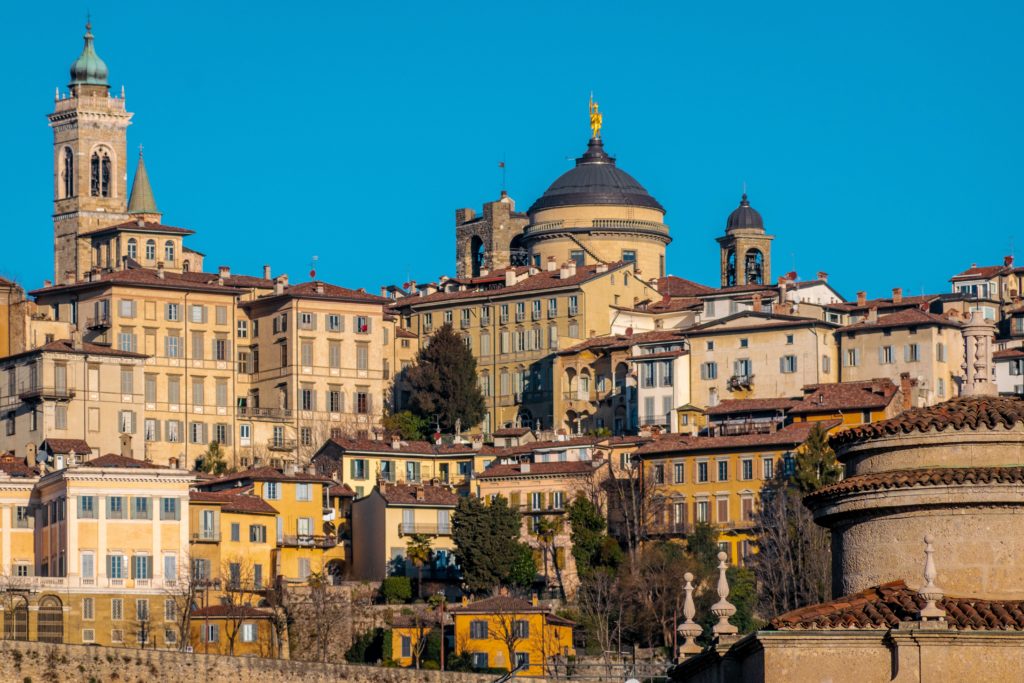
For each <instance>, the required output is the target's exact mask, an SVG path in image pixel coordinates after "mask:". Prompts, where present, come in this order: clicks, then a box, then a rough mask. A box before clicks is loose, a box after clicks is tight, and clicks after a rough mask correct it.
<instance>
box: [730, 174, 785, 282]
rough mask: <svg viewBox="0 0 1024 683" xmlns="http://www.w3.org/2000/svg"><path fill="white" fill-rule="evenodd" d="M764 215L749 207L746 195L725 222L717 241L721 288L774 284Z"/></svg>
mask: <svg viewBox="0 0 1024 683" xmlns="http://www.w3.org/2000/svg"><path fill="white" fill-rule="evenodd" d="M773 239H775V236H774V235H768V234H766V233H765V231H764V220H763V219H762V218H761V214H759V213H758V212H757V210H755V209H754V207H752V206H750V202H749V201H747V193H746V192H744V193H743V197H742V198H741V199H740V205H739V206H738V207H736V209H735V210H734V211H733V212H732V213H731V214H729V218H728V219H726V221H725V235H724V236H722V237H718V238H716V241H717V242H718V245H719V247H720V249H721V273H722V286H723V287H735V286H737V285H769V284H771V282H772V240H773Z"/></svg>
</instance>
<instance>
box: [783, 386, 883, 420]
mask: <svg viewBox="0 0 1024 683" xmlns="http://www.w3.org/2000/svg"><path fill="white" fill-rule="evenodd" d="M898 391H899V387H898V386H896V385H895V384H894V383H893V382H892V380H890V379H889V378H888V377H884V378H880V379H874V380H866V381H863V382H836V383H832V384H811V385H808V386H806V387H804V392H805V393H806V394H807V395H806V396H804V398H803V400H802V401H800V402H799V403H797V404H796V405H795V406H794V407H793V408H791V409H790V411H789V414H790V415H805V414H808V413H821V412H833V411H837V410H868V409H881V408H885V407H886V406H888V405H889V404H890V403H891V402H892V399H893V397H894V396H896V393H897V392H898Z"/></svg>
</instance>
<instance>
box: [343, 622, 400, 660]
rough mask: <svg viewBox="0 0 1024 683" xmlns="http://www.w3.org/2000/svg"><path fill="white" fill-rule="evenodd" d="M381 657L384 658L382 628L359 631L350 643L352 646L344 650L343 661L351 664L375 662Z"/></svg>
mask: <svg viewBox="0 0 1024 683" xmlns="http://www.w3.org/2000/svg"><path fill="white" fill-rule="evenodd" d="M389 649H390V648H389ZM382 659H384V629H382V628H375V629H372V630H370V631H367V632H365V633H361V634H360V635H359V637H358V638H356V639H355V642H353V643H352V647H350V648H349V649H348V650H346V651H345V661H346V662H350V663H352V664H376V663H377V662H379V661H381V660H382Z"/></svg>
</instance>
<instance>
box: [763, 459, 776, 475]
mask: <svg viewBox="0 0 1024 683" xmlns="http://www.w3.org/2000/svg"><path fill="white" fill-rule="evenodd" d="M761 467H762V476H763V478H764V479H771V478H772V477H774V476H775V461H774V460H772V459H771V458H765V459H764V460H762V461H761Z"/></svg>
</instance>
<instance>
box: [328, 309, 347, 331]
mask: <svg viewBox="0 0 1024 683" xmlns="http://www.w3.org/2000/svg"><path fill="white" fill-rule="evenodd" d="M343 320H344V318H342V317H341V316H340V315H338V314H336V313H331V314H329V315H328V316H327V331H328V332H344V331H345V330H344V324H343V323H342V321H343Z"/></svg>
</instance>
